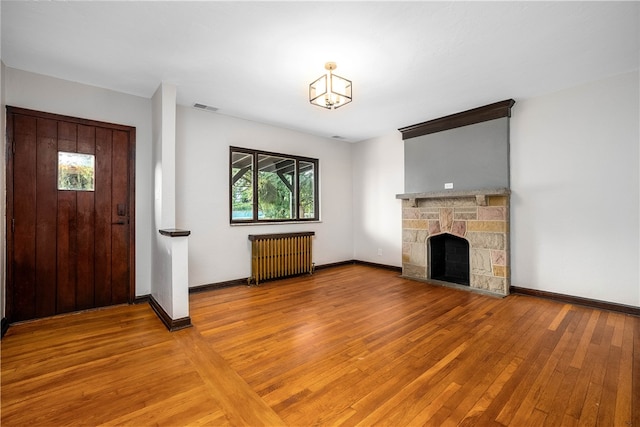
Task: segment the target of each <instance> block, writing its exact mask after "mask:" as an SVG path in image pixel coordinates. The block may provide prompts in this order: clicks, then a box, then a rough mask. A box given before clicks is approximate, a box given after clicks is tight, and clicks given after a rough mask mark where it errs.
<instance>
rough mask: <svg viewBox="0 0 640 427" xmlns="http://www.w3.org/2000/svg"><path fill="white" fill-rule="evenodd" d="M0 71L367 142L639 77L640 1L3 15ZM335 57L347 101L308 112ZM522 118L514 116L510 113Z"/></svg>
mask: <svg viewBox="0 0 640 427" xmlns="http://www.w3.org/2000/svg"><path fill="white" fill-rule="evenodd" d="M0 13H1V16H2V28H1V37H2V50H1V54H2V60H3V61H4V63H5V65H7V66H9V67H13V68H18V69H22V70H27V71H32V72H36V73H41V74H46V75H50V76H54V77H59V78H62V79H67V80H72V81H77V82H81V83H86V84H90V85H95V86H99V87H103V88H108V89H113V90H116V91H120V92H125V93H129V94H134V95H139V96H143V97H147V98H150V97H151V96H152V95H153V93H154V92H155V90H156V89H157V87H158V85H159V84H160V82H162V81H164V82H167V83H171V84H175V85H176V86H177V91H178V103H179V104H181V105H188V106H192V105H193V104H194V103H202V104H206V105H210V106H213V107H216V108H219V112H218V114H227V115H231V116H236V117H241V118H246V119H250V120H255V121H259V122H264V123H269V124H274V125H277V126H282V127H286V128H291V129H296V130H300V131H303V132H307V133H311V134H316V135H321V136H326V137H331V136H335V135H338V136H341V137H343V138H345V139H346V140H348V141H359V140H363V139H367V138H371V137H375V136H379V135H382V134H386V133H388V132H391V131H393V130H395V129H397V128H399V127H404V126H408V125H412V124H415V123H419V122H423V121H426V120H430V119H434V118H437V117H441V116H443V115H447V114H452V113H455V112H459V111H463V110H467V109H469V108H474V107H478V106H481V105H485V104H488V103H492V102H496V101H501V100H504V99H508V98H513V99H515V100H516V101H518V100H523V99H527V98H530V97H535V96H539V95H542V94H545V93H550V92H554V91H557V90H561V89H563V88H567V87H571V86H576V85H579V84H581V83H584V82H588V81H593V80H598V79H601V78H605V77H607V76H610V75H615V74H619V73H623V72H628V71H631V70H634V69H638V62H639V60H638V58H639V51H640V35H639V26H640V25H639V23H640V3H639V2H416V1H414V2H379V1H367V2H365V1H361V2H325V1H315V2H265V1H260V2H244V1H236V2H218V1H196V2H184V1H174V2H157V1H131V2H111V1H107V2H98V1H79V2H76V1H71V2H34V1H7V0H2V3H1V11H0ZM327 61H335V62H337V64H338V69H337V70H336V74H338V75H341V76H343V77H346V78H348V79H351V80H352V81H353V97H354V100H353V102H352V103H351V104H349V105H346V106H344V108H340V109H338V110H335V111H329V110H325V109H322V108H319V107H316V106H313V105H311V104H310V103H309V101H308V85H309V83H311V82H312V81H313V80H315V79H316V78H317V77H319V76H320V75H321V74H322V73H323V72H324V64H325V62H327ZM516 107H517V104H516Z"/></svg>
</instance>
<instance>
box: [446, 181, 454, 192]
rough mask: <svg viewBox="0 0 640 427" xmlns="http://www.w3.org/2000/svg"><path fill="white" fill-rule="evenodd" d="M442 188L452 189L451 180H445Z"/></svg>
mask: <svg viewBox="0 0 640 427" xmlns="http://www.w3.org/2000/svg"><path fill="white" fill-rule="evenodd" d="M444 189H445V190H452V189H453V182H445V183H444Z"/></svg>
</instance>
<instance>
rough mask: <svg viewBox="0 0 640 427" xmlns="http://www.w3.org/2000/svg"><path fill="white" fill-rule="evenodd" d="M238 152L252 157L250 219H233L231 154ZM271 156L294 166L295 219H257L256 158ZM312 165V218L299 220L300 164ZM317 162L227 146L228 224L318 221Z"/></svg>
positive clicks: (318, 190)
mask: <svg viewBox="0 0 640 427" xmlns="http://www.w3.org/2000/svg"><path fill="white" fill-rule="evenodd" d="M234 152H239V153H244V154H249V155H251V156H252V159H253V160H252V161H253V168H252V171H251V172H252V177H251V181H252V182H251V185H252V193H253V201H252V204H253V212H252V213H253V217H252V218H251V219H233V153H234ZM260 155H263V156H273V157H282V158H286V159H291V160H293V161H294V164H295V171H294V180H295V182H294V188H295V193H294V194H293V197H294V199H295V204H296V206H295V209H294V212H295V217H294V218H290V219H282V218H279V219H259V218H258V156H260ZM301 161H302V162H307V163H312V164H313V167H314V175H313V193H314V200H313V212H314V216H313V218H299V217H298V216H299V215H300V185H299V178H300V175H299V174H300V162H301ZM319 163H320V162H319V160H318V159H314V158H311V157H303V156H295V155H291V154H283V153H275V152H271V151H263V150H256V149H251V148H243V147H234V146H229V175H228V177H229V223H230V224H231V225H240V224H278V223H300V222H318V221H320V185H319V182H320V174H319Z"/></svg>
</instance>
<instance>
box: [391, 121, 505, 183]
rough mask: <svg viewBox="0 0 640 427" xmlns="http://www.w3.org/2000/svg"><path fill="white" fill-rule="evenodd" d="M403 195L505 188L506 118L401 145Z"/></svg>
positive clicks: (458, 128) (436, 134)
mask: <svg viewBox="0 0 640 427" xmlns="http://www.w3.org/2000/svg"><path fill="white" fill-rule="evenodd" d="M404 165H405V175H404V190H405V193H423V192H430V191H443V190H446V189H448V188H446V187H445V184H448V183H452V184H453V188H452V190H454V191H456V190H477V189H482V188H509V117H502V118H499V119H494V120H489V121H485V122H481V123H475V124H471V125H467V126H462V127H457V128H454V129H448V130H444V131H441V132H436V133H430V134H428V135H422V136H417V137H414V138H409V139H406V140H405V141H404Z"/></svg>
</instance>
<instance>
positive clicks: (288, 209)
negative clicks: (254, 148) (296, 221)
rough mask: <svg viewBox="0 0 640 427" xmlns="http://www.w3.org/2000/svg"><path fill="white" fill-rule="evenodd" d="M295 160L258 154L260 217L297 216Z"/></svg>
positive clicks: (287, 217)
mask: <svg viewBox="0 0 640 427" xmlns="http://www.w3.org/2000/svg"><path fill="white" fill-rule="evenodd" d="M294 177H295V161H294V160H293V159H288V158H285V157H276V156H271V155H265V154H260V155H258V219H292V218H295V200H294V197H293V195H294V193H295V192H294Z"/></svg>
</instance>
